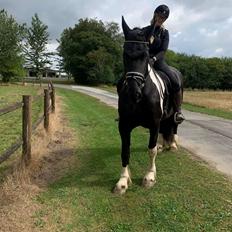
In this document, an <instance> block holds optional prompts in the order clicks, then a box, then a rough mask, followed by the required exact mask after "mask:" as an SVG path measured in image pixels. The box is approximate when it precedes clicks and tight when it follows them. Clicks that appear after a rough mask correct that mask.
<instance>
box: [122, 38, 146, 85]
mask: <svg viewBox="0 0 232 232" xmlns="http://www.w3.org/2000/svg"><path fill="white" fill-rule="evenodd" d="M124 43H140V44H147V45H148V44H149V43H148V42H144V41H134V40H126V41H124ZM125 77H126V78H125V81H124V82H126V83H127V81H128V80H129V79H133V80H135V81H136V82H137V83H138V85H139V86H140V88H143V87H144V85H145V76H144V74H143V73H140V72H127V73H126V75H125Z"/></svg>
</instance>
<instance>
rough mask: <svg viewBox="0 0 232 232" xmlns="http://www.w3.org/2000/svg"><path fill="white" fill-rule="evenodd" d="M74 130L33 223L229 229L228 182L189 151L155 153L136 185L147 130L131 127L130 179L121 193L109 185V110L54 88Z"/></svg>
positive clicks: (115, 159)
mask: <svg viewBox="0 0 232 232" xmlns="http://www.w3.org/2000/svg"><path fill="white" fill-rule="evenodd" d="M57 92H58V94H60V95H61V96H62V97H63V99H64V102H65V105H66V109H65V112H66V116H67V117H68V120H69V123H70V126H71V127H72V128H73V129H75V130H76V132H77V133H76V137H77V140H78V146H77V148H76V158H77V160H76V163H75V168H73V169H72V170H70V171H69V173H68V174H67V175H65V176H64V177H63V178H61V179H60V180H59V181H57V182H55V183H54V184H52V185H51V186H50V187H49V189H48V191H46V192H44V193H42V194H40V195H39V196H38V197H37V202H38V203H39V204H40V205H41V207H40V210H38V211H36V213H35V215H34V220H35V225H34V226H35V227H36V228H40V229H41V230H44V229H46V228H51V231H90V232H91V231H94V232H95V231H101V232H104V231H105V232H127V231H132V232H136V231H139V232H140V231H146V232H152V231H157V232H158V231H160V232H161V231H162V232H164V231H167V232H168V231H174V232H175V231H177V232H179V231H194V232H195V231H196V232H197V231H199V232H200V231H207V232H208V231H215V232H218V231H232V184H231V182H229V181H228V180H227V179H226V178H224V177H223V176H222V175H220V174H218V173H215V172H213V171H212V170H210V169H209V168H207V167H206V166H205V165H203V164H202V163H200V162H199V161H196V160H194V159H192V158H191V156H189V154H188V153H187V152H186V151H184V150H180V151H179V152H176V153H172V152H165V153H162V154H159V155H158V157H157V161H156V165H157V175H158V176H157V184H156V185H155V187H154V188H153V189H150V190H146V189H143V188H142V187H141V186H140V183H141V181H142V177H143V175H144V174H145V171H146V169H147V166H148V154H147V152H146V150H147V148H146V147H147V142H148V133H147V131H146V130H144V129H141V128H138V129H136V130H135V131H134V132H133V134H132V155H131V164H130V168H131V172H132V181H133V185H132V186H131V187H130V188H129V190H128V192H127V193H126V194H125V195H123V196H115V195H113V194H112V193H111V188H112V187H113V186H114V185H115V183H116V182H117V180H118V178H119V174H120V170H121V164H120V163H121V160H120V140H119V135H118V130H117V124H116V123H115V122H114V118H115V117H116V115H117V113H116V110H114V109H112V108H110V107H106V106H105V105H104V104H103V103H100V102H99V101H97V100H95V99H93V98H91V97H88V96H85V95H82V94H80V93H76V92H74V91H67V90H58V91H57Z"/></svg>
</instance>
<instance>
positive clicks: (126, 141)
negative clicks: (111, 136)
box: [113, 123, 131, 194]
mask: <svg viewBox="0 0 232 232" xmlns="http://www.w3.org/2000/svg"><path fill="white" fill-rule="evenodd" d="M119 132H120V135H121V142H122V150H121V159H122V171H121V175H120V179H119V181H118V182H117V184H116V186H115V187H114V190H113V192H114V193H117V194H124V193H125V192H126V190H127V189H128V185H129V184H130V183H131V177H130V171H129V167H128V165H129V159H130V132H131V130H128V129H124V128H121V126H120V123H119Z"/></svg>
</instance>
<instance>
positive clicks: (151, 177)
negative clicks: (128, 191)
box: [142, 172, 156, 189]
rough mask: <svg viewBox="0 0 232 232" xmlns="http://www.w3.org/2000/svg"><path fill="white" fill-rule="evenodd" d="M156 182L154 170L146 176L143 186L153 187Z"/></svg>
mask: <svg viewBox="0 0 232 232" xmlns="http://www.w3.org/2000/svg"><path fill="white" fill-rule="evenodd" d="M155 183H156V180H155V175H154V172H149V173H148V174H147V175H146V176H145V177H144V178H143V183H142V186H143V187H144V188H148V189H149V188H151V187H153V186H154V184H155Z"/></svg>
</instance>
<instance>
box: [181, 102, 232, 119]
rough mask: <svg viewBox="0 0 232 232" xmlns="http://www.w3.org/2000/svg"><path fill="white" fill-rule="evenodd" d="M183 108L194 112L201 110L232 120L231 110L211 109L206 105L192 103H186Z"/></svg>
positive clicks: (200, 111) (204, 112) (201, 111)
mask: <svg viewBox="0 0 232 232" xmlns="http://www.w3.org/2000/svg"><path fill="white" fill-rule="evenodd" d="M183 108H184V109H186V110H189V111H192V112H199V113H203V114H208V115H213V116H217V117H221V118H225V119H230V120H232V112H231V111H226V110H225V111H224V110H221V109H210V108H206V107H204V106H198V105H194V104H190V103H184V104H183Z"/></svg>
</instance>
